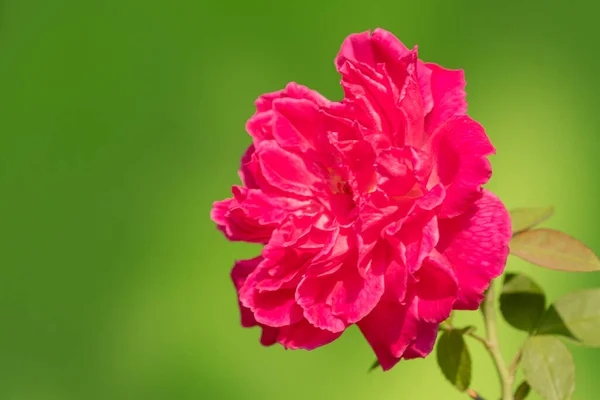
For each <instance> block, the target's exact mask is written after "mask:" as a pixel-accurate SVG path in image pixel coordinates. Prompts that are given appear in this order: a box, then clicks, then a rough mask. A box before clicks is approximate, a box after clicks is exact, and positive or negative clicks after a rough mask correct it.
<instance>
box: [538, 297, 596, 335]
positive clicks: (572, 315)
mask: <svg viewBox="0 0 600 400" xmlns="http://www.w3.org/2000/svg"><path fill="white" fill-rule="evenodd" d="M537 333H538V334H555V335H562V336H566V337H568V338H571V339H576V340H579V342H580V343H581V344H583V345H586V346H592V347H600V289H599V288H596V289H588V290H582V291H578V292H575V293H569V294H567V295H565V296H562V297H560V298H559V299H558V300H556V302H555V303H554V304H553V305H552V307H550V308H549V309H548V311H547V312H546V314H545V315H544V318H542V321H541V322H540V324H539V327H538V328H537Z"/></svg>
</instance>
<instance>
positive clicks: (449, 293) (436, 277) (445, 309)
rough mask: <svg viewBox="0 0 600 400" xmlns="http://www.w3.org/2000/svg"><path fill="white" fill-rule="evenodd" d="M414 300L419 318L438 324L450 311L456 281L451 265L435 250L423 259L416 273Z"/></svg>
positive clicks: (454, 295)
mask: <svg viewBox="0 0 600 400" xmlns="http://www.w3.org/2000/svg"><path fill="white" fill-rule="evenodd" d="M417 279H418V283H417V285H416V295H415V301H416V302H417V316H418V317H419V319H420V320H422V321H425V322H430V323H434V324H439V323H440V322H442V321H444V320H446V319H447V318H448V317H449V316H450V313H451V312H452V306H453V305H454V303H455V301H456V296H457V292H458V282H457V279H456V276H455V273H454V269H453V268H452V265H451V264H450V263H449V262H448V260H447V259H446V257H444V256H443V255H441V254H440V253H439V252H437V251H436V250H434V251H432V252H431V254H430V255H429V256H428V257H427V258H426V259H425V261H424V263H423V266H422V267H421V269H419V272H418V274H417Z"/></svg>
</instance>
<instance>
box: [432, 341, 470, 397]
mask: <svg viewBox="0 0 600 400" xmlns="http://www.w3.org/2000/svg"><path fill="white" fill-rule="evenodd" d="M437 362H438V365H439V366H440V368H441V370H442V373H443V374H444V376H445V377H446V379H448V380H449V381H450V383H452V384H453V385H454V387H456V388H457V389H458V390H460V391H461V392H464V391H465V390H467V388H468V387H469V385H470V383H471V355H470V354H469V350H468V349H467V344H466V343H465V340H464V338H463V335H462V334H461V332H460V331H457V330H451V331H447V332H444V333H443V334H442V336H441V337H440V339H439V340H438V344H437Z"/></svg>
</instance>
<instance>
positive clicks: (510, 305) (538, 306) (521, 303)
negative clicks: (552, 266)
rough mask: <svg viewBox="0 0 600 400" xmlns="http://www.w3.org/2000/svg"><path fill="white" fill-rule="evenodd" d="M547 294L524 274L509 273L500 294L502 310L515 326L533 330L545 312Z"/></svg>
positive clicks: (508, 320)
mask: <svg viewBox="0 0 600 400" xmlns="http://www.w3.org/2000/svg"><path fill="white" fill-rule="evenodd" d="M545 309H546V296H545V295H544V291H543V290H542V288H541V287H540V286H538V285H537V284H536V283H535V282H534V281H532V280H531V279H530V278H528V277H527V276H525V275H523V274H513V273H508V274H506V275H505V277H504V285H503V287H502V293H501V294H500V311H502V316H503V317H504V319H505V320H506V322H508V323H509V324H510V325H512V326H513V327H515V328H517V329H520V330H522V331H525V332H531V331H532V329H533V328H534V327H535V326H536V324H537V322H538V321H539V320H540V318H541V316H542V315H543V314H544V310H545Z"/></svg>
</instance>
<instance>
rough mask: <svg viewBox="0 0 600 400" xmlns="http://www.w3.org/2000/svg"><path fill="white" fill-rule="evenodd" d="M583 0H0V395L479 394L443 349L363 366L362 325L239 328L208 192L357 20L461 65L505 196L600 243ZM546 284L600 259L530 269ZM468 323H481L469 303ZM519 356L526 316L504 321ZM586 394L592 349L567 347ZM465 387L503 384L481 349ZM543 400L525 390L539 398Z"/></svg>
mask: <svg viewBox="0 0 600 400" xmlns="http://www.w3.org/2000/svg"><path fill="white" fill-rule="evenodd" d="M592 4H593V3H592V2H591V1H590V2H588V4H585V3H580V4H577V2H568V3H567V2H562V3H560V4H559V3H557V4H551V3H550V2H535V1H531V2H522V1H502V2H487V1H477V2H476V1H472V2H457V1H450V2H449V1H413V2H402V1H398V0H396V1H369V2H364V1H353V0H352V1H351V0H345V1H338V0H330V1H327V2H317V1H302V2H287V3H283V2H280V3H277V4H273V3H271V2H269V1H259V0H256V1H253V2H235V3H232V2H227V1H221V2H208V1H203V0H201V1H192V0H174V1H170V2H167V1H162V2H159V1H150V0H145V1H142V0H100V1H81V0H54V1H42V0H39V1H35V0H0V99H1V104H0V193H1V194H0V216H1V217H0V223H1V228H0V231H1V235H2V237H1V240H0V260H1V266H0V271H1V274H0V316H1V318H2V320H1V328H0V399H2V400H5V399H6V400H71V399H73V400H87V399H132V400H133V399H143V400H146V399H147V400H153V399H291V400H294V399H315V400H320V399H364V398H369V399H386V400H387V399H449V400H453V399H457V400H458V399H466V398H467V396H466V395H464V394H459V393H457V392H455V391H454V389H453V388H452V387H451V386H450V385H449V384H448V383H447V382H446V381H445V380H444V378H443V377H442V375H441V373H440V372H439V371H438V369H437V367H436V363H435V357H430V358H428V359H425V360H417V361H412V362H402V363H400V364H399V365H398V366H397V367H396V368H394V369H393V370H392V371H391V372H389V373H385V374H383V373H380V372H377V373H372V374H367V373H366V370H367V368H368V367H369V366H370V365H371V363H372V361H373V355H372V352H371V350H370V348H369V346H368V345H367V343H366V342H365V341H364V340H363V339H362V337H361V336H360V333H359V332H358V330H357V329H350V330H349V331H348V332H346V333H345V334H344V336H343V337H342V338H341V339H340V340H338V341H336V342H335V343H334V344H332V345H329V346H327V347H325V348H321V349H318V350H316V351H313V352H304V351H296V352H294V351H284V350H283V349H282V348H280V347H272V348H263V347H261V346H260V344H259V343H258V336H259V332H258V331H257V330H256V329H253V330H249V329H242V328H241V327H240V325H239V320H238V310H237V305H236V299H235V295H234V290H233V286H232V284H231V283H230V280H229V270H230V268H231V266H232V263H233V261H234V259H236V258H244V257H250V256H253V255H255V254H257V252H258V251H259V248H258V247H256V246H250V245H243V244H239V243H235V244H232V243H228V242H227V241H226V240H225V239H224V237H222V235H221V234H220V233H219V232H218V231H217V230H216V229H215V227H214V225H213V223H212V222H211V221H210V219H209V211H210V208H211V203H212V202H213V201H214V200H218V199H222V198H224V197H227V196H229V193H230V192H229V190H230V186H231V185H232V184H237V183H238V178H237V174H236V169H237V166H238V162H239V158H240V156H241V154H242V152H243V151H244V149H245V148H246V146H247V145H248V144H249V142H250V140H249V137H248V136H247V135H246V133H245V132H244V124H245V121H246V120H247V119H248V118H249V117H250V116H251V115H252V113H253V112H254V106H253V102H254V100H255V98H256V97H257V96H259V95H260V94H261V93H264V92H268V91H274V90H278V89H280V88H283V87H284V85H285V84H286V83H287V82H288V81H296V82H299V83H302V84H305V85H308V86H310V87H311V88H314V89H316V90H318V91H320V92H321V93H323V94H324V95H326V96H327V97H329V98H331V99H339V98H340V97H341V94H342V91H341V89H340V87H339V76H338V75H337V73H336V71H335V69H334V66H333V58H334V56H335V54H336V52H337V51H338V49H339V46H340V44H341V42H342V40H343V39H344V37H345V36H346V35H348V34H350V33H353V32H360V31H364V30H367V29H372V28H375V27H378V26H380V27H383V28H385V29H388V30H390V31H392V32H393V33H395V34H396V35H397V36H398V37H399V38H400V39H401V40H402V41H404V42H405V43H406V44H407V45H408V46H413V45H414V44H418V45H419V49H420V50H419V51H420V56H421V58H423V59H425V60H427V61H434V62H437V63H440V64H442V65H444V66H446V67H448V68H464V69H465V71H466V77H467V82H468V87H467V90H468V100H469V103H470V108H469V109H470V113H471V115H472V116H473V117H474V118H475V119H477V120H479V121H480V122H482V123H483V125H484V126H485V127H486V128H487V131H488V134H489V136H490V137H491V138H492V141H493V143H494V144H495V146H496V148H497V152H498V154H497V155H496V156H495V157H493V165H494V168H495V174H494V177H493V179H492V181H491V183H490V184H489V185H488V187H489V188H490V189H492V190H493V191H495V192H496V193H498V194H499V195H500V196H501V198H502V199H503V200H504V201H505V202H506V204H507V205H508V206H509V207H517V206H534V205H546V204H554V205H555V206H556V207H557V212H556V216H555V217H554V218H553V219H552V220H551V221H550V222H549V223H548V224H547V225H548V226H551V227H555V228H559V229H562V230H565V231H567V232H569V233H571V234H572V235H574V236H575V237H577V238H578V239H581V240H583V241H584V242H586V243H587V244H588V245H590V246H591V247H592V248H593V249H594V250H595V251H596V252H600V225H599V224H598V221H600V209H599V207H598V199H599V198H600V189H599V186H598V172H597V171H598V170H599V169H600V157H599V156H598V151H599V149H600V146H599V141H598V135H599V133H600V113H598V105H599V104H600V79H599V78H598V71H599V70H600V55H599V54H600V53H599V50H600V45H599V44H598V38H599V37H600V28H599V27H598V23H597V15H598V11H599V10H598V8H597V6H594V5H592ZM508 269H509V270H520V271H525V272H527V273H529V274H530V275H532V276H534V277H535V279H536V280H537V281H538V282H540V283H541V284H543V285H544V286H545V287H546V288H547V292H548V296H549V298H550V300H553V299H555V298H556V297H558V296H560V295H561V294H563V293H567V292H569V291H571V290H573V289H576V288H583V287H594V286H599V285H600V275H598V274H595V275H585V274H584V275H577V274H574V275H570V274H567V273H560V272H552V271H547V270H542V269H538V268H534V267H532V266H530V265H527V264H526V263H524V262H520V261H518V260H515V259H513V258H511V259H510V261H509V266H508ZM458 319H459V322H464V323H476V324H477V326H481V324H480V323H479V313H466V314H465V313H463V314H460V315H459V317H458ZM500 334H501V339H502V340H503V342H502V344H503V346H504V347H503V351H504V352H505V355H506V357H507V358H508V356H510V355H512V354H513V353H514V352H515V351H516V349H517V347H518V345H519V343H520V342H521V341H522V340H523V339H524V337H523V334H521V333H518V332H517V331H514V330H512V329H511V328H509V327H508V326H507V325H506V324H502V325H501V332H500ZM571 348H572V349H573V353H574V357H575V361H576V366H577V390H576V393H575V397H574V398H575V399H595V398H598V393H599V392H600V380H599V379H598V370H597V366H598V362H600V350H587V349H581V348H576V347H573V346H571ZM471 350H472V355H473V363H474V366H475V367H474V368H475V369H474V379H473V384H472V387H473V388H475V389H477V390H479V391H480V392H481V393H482V394H484V395H485V396H486V398H488V399H496V398H497V397H498V392H499V391H498V386H497V384H496V377H495V374H494V370H493V366H492V364H491V362H490V361H489V360H488V357H487V355H486V354H484V353H483V351H482V350H481V349H480V348H479V347H477V343H473V345H472V347H471ZM534 398H535V397H534Z"/></svg>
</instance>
